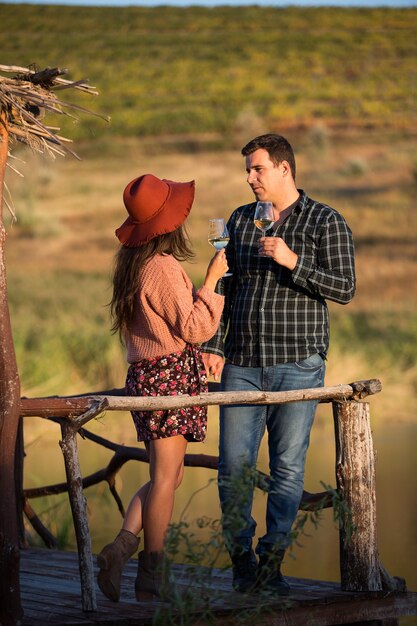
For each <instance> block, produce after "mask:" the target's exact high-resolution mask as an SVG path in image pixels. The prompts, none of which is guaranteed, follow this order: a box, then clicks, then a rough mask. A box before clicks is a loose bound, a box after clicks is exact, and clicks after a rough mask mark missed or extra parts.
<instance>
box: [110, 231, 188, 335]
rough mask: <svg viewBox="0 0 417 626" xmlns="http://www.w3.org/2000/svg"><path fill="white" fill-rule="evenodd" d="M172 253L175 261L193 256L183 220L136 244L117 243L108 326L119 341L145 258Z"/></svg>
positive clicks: (130, 313) (125, 329)
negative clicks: (121, 244) (167, 229)
mask: <svg viewBox="0 0 417 626" xmlns="http://www.w3.org/2000/svg"><path fill="white" fill-rule="evenodd" d="M163 253H165V254H172V256H173V257H174V258H175V259H177V261H189V260H190V259H192V258H193V257H194V252H193V250H192V247H191V243H190V239H189V237H188V233H187V230H186V228H185V226H184V224H182V225H181V226H180V227H179V228H177V229H176V230H174V232H172V233H166V234H164V235H158V237H154V238H153V239H151V240H150V241H148V243H145V244H143V245H141V246H138V247H137V248H128V247H126V246H120V248H119V250H118V251H117V253H116V256H115V262H114V269H113V296H112V299H111V302H110V303H109V306H110V314H111V319H112V322H113V324H112V327H111V330H112V332H113V333H116V332H118V333H119V336H120V339H121V341H122V343H125V337H126V333H127V332H128V331H129V327H130V325H131V323H132V321H133V313H134V309H135V296H136V294H137V291H138V279H139V274H140V271H141V269H142V268H143V266H144V265H145V263H146V261H148V260H149V259H150V258H152V257H153V256H155V254H163Z"/></svg>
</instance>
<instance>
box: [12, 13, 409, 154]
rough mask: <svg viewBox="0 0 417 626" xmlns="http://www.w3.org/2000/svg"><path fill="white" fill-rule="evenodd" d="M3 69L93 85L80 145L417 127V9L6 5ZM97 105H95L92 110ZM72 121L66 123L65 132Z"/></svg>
mask: <svg viewBox="0 0 417 626" xmlns="http://www.w3.org/2000/svg"><path fill="white" fill-rule="evenodd" d="M0 22H1V32H0V50H1V63H3V64H8V65H12V64H13V65H16V64H17V65H27V64H37V65H38V66H40V67H44V66H59V67H61V68H62V67H66V68H69V70H70V78H74V79H78V78H89V79H90V81H91V83H92V84H93V85H95V86H96V87H97V88H98V89H99V91H100V93H101V98H100V99H99V101H96V100H95V101H94V102H90V101H88V102H86V97H85V96H84V97H82V96H81V99H80V101H79V103H80V104H82V105H83V106H88V107H92V108H93V109H94V108H95V109H96V110H100V111H101V112H103V113H105V114H108V115H110V116H111V119H112V122H111V125H110V126H107V125H106V124H105V123H103V122H102V121H101V120H99V119H91V118H89V119H82V120H81V122H80V124H79V125H77V126H76V127H74V126H73V124H72V122H71V121H68V122H67V124H66V130H67V128H68V124H70V125H71V135H72V136H78V137H83V138H87V139H88V138H92V137H95V138H97V136H99V135H106V136H109V135H123V136H129V135H142V136H143V135H158V134H161V133H164V134H167V133H168V134H182V133H186V134H190V133H191V134H195V133H199V134H200V133H212V134H213V135H211V136H210V137H211V141H212V142H214V144H215V147H221V145H222V144H224V143H225V142H227V141H229V140H230V139H231V138H233V137H234V136H235V135H236V134H237V135H239V133H240V131H241V130H242V128H243V129H247V128H253V130H254V132H257V131H258V130H263V128H268V129H272V130H274V129H280V130H289V129H294V128H298V129H300V128H305V127H311V125H313V124H315V123H317V122H318V121H321V120H325V121H326V124H327V125H330V126H332V127H340V128H346V127H348V128H349V127H350V128H352V127H359V128H361V129H366V128H379V129H381V130H384V131H385V130H386V129H387V128H391V129H394V130H397V131H398V130H400V131H404V130H405V131H407V130H409V129H411V128H414V129H415V128H416V127H417V115H416V107H415V103H416V95H417V62H416V61H417V38H416V37H415V33H416V30H417V9H414V8H410V9H382V8H380V9H343V8H340V9H339V8H308V9H306V8H302V9H301V8H285V9H280V8H266V7H256V6H252V7H240V8H231V7H217V8H204V7H190V8H174V7H154V8H142V7H123V8H103V7H97V8H92V7H70V6H67V7H65V6H60V7H57V6H39V5H8V4H0ZM87 100H88V98H87ZM61 122H62V120H60V123H61Z"/></svg>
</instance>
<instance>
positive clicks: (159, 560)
mask: <svg viewBox="0 0 417 626" xmlns="http://www.w3.org/2000/svg"><path fill="white" fill-rule="evenodd" d="M167 593H168V568H167V562H166V559H165V555H164V553H163V552H140V553H139V556H138V575H137V577H136V581H135V594H136V600H137V601H138V602H141V601H146V600H152V599H154V598H155V596H156V597H157V598H159V599H162V598H164V597H166V596H167Z"/></svg>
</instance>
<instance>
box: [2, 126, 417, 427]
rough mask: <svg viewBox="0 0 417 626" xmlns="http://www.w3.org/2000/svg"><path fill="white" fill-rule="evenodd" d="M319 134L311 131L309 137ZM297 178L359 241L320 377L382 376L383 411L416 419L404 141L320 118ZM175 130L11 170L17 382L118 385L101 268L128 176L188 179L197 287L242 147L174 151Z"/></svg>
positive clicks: (239, 182) (334, 308)
mask: <svg viewBox="0 0 417 626" xmlns="http://www.w3.org/2000/svg"><path fill="white" fill-rule="evenodd" d="M318 130H320V135H321V141H320V142H318V141H317V133H318ZM289 138H290V140H292V142H293V144H294V146H295V149H296V154H297V159H298V172H299V177H298V181H297V182H298V185H299V186H300V187H302V188H304V189H306V191H307V192H308V193H309V194H310V195H311V196H312V197H315V198H317V199H320V200H323V201H326V202H328V203H330V204H331V205H333V206H335V207H336V208H337V209H339V210H340V211H341V212H342V213H343V214H344V215H345V217H346V218H347V220H348V223H349V224H350V226H351V228H352V230H353V232H354V236H355V242H356V247H357V274H358V289H357V295H356V297H355V298H354V300H353V302H352V303H351V304H349V305H348V306H347V307H342V306H338V305H330V306H331V316H332V344H331V352H330V355H329V367H328V374H327V382H328V384H336V383H345V382H350V381H351V380H358V379H361V378H369V377H380V378H381V379H382V380H383V384H384V393H383V396H382V395H381V397H380V398H375V399H374V400H373V403H374V404H376V406H378V411H380V412H381V413H382V415H383V417H384V418H395V419H396V420H398V419H400V418H401V419H412V418H414V416H415V400H416V385H417V369H416V345H417V343H416V339H417V317H416V313H415V302H416V296H417V276H416V272H415V267H416V250H417V248H416V238H417V228H416V226H417V216H416V212H415V209H414V197H415V193H416V162H415V152H414V150H415V140H414V137H399V136H397V137H396V138H395V143H393V139H392V138H391V137H381V136H380V135H379V134H370V133H368V134H367V135H366V136H363V135H357V136H354V135H352V134H351V135H344V136H341V135H334V134H332V132H331V131H330V130H328V129H326V127H324V126H321V127H320V129H317V128H316V129H312V130H311V131H310V132H309V133H302V134H293V135H292V136H291V135H290V136H289ZM174 147H175V146H174V145H173V142H172V141H171V140H169V142H168V140H167V139H165V140H164V138H160V139H158V140H152V141H149V140H148V141H144V140H141V141H139V140H124V139H119V140H114V141H113V150H112V151H108V152H105V153H103V155H102V156H99V155H98V154H95V155H94V157H90V156H89V150H90V149H91V147H90V146H89V145H88V144H84V145H83V144H80V145H79V152H80V153H81V154H82V156H83V157H85V158H84V160H83V161H81V162H77V161H75V160H72V159H66V160H61V161H57V162H55V163H53V162H50V161H45V160H41V159H39V158H38V157H34V156H33V155H31V154H30V153H23V154H22V156H23V158H24V159H25V160H26V164H25V165H23V164H21V165H20V169H21V170H22V172H24V175H25V177H24V178H23V179H21V178H18V177H17V176H16V175H15V174H13V173H9V176H8V182H9V187H10V188H11V191H12V195H13V199H14V204H15V209H16V212H17V215H18V222H17V223H16V224H14V225H11V224H9V226H8V241H7V264H8V274H9V292H10V293H9V295H10V305H11V312H12V322H13V328H14V333H15V342H16V350H17V356H18V361H19V367H20V373H21V380H22V387H23V392H24V393H25V394H30V395H34V394H36V395H47V394H51V393H60V394H64V393H74V392H84V391H88V390H92V389H99V388H103V387H112V386H122V385H123V381H124V373H125V362H124V356H123V354H122V351H121V349H120V347H119V344H118V340H117V338H116V337H113V336H111V335H110V332H109V319H108V309H107V307H106V303H107V302H108V301H109V299H110V273H111V267H112V259H113V255H114V253H115V251H116V249H117V240H116V238H115V236H114V230H115V228H116V227H117V226H118V225H119V224H120V223H121V222H122V221H123V220H124V218H125V210H124V207H123V205H122V201H121V194H122V190H123V188H124V186H125V185H126V184H127V182H129V180H131V179H132V178H134V177H135V176H136V175H139V174H141V173H145V172H153V173H155V174H156V175H159V176H161V177H167V178H172V179H174V180H183V181H185V180H189V179H191V178H194V179H195V180H196V185H197V193H196V201H195V204H194V207H193V211H192V213H191V216H190V218H189V232H190V236H191V239H192V241H193V244H194V248H195V250H196V260H195V262H194V263H192V264H189V265H188V266H187V271H188V272H189V273H190V275H191V276H192V278H193V280H194V282H195V283H196V284H197V285H198V284H200V283H201V281H202V279H203V277H204V273H205V266H206V264H207V262H208V260H209V258H210V255H211V248H210V246H209V245H208V244H207V239H206V227H207V220H208V219H209V218H210V217H216V216H220V217H228V215H229V214H230V212H231V211H232V210H233V208H234V207H235V206H237V205H238V204H241V203H244V202H246V201H249V200H250V199H251V192H250V189H249V187H248V186H247V185H246V182H245V172H244V162H243V158H242V157H241V156H240V154H239V151H238V150H233V151H232V150H230V151H221V152H212V151H207V150H205V149H204V147H200V149H197V148H195V150H194V151H191V150H190V151H189V152H188V153H184V152H183V151H179V152H175V150H174Z"/></svg>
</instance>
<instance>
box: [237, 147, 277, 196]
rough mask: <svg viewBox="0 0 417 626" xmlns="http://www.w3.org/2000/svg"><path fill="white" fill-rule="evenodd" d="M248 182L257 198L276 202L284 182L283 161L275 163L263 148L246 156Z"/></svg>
mask: <svg viewBox="0 0 417 626" xmlns="http://www.w3.org/2000/svg"><path fill="white" fill-rule="evenodd" d="M246 171H247V173H248V176H247V179H246V180H247V182H248V184H249V186H250V188H251V189H252V191H253V193H254V194H255V197H256V199H257V200H261V201H264V202H265V201H269V202H274V200H275V198H277V197H279V195H280V192H281V189H282V184H283V182H282V181H283V175H282V174H283V167H282V163H280V164H278V165H275V164H274V163H273V162H272V161H271V159H270V158H269V154H268V152H267V151H266V150H264V149H263V148H260V149H259V150H256V151H255V152H252V154H249V155H248V156H247V157H246Z"/></svg>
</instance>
